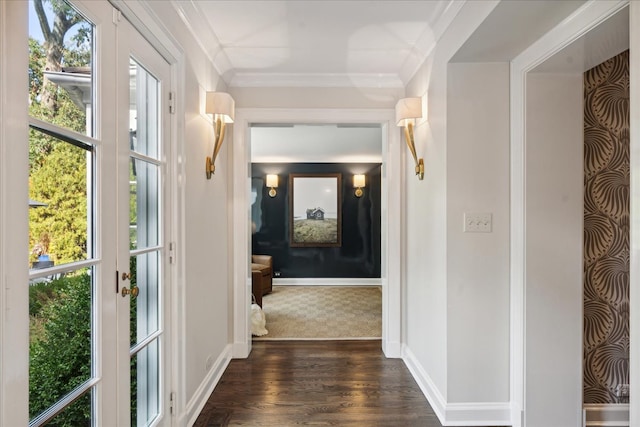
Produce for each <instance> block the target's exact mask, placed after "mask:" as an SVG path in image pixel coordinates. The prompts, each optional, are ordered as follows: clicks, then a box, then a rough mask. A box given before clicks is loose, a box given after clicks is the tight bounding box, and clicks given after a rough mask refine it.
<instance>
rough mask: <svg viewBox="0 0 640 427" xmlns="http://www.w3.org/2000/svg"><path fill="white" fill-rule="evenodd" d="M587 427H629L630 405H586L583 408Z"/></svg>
mask: <svg viewBox="0 0 640 427" xmlns="http://www.w3.org/2000/svg"><path fill="white" fill-rule="evenodd" d="M583 413H584V416H583V419H584V426H585V427H629V425H630V422H629V404H628V403H610V404H586V405H584V406H583Z"/></svg>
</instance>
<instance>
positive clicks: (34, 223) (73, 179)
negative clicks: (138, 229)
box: [29, 135, 87, 263]
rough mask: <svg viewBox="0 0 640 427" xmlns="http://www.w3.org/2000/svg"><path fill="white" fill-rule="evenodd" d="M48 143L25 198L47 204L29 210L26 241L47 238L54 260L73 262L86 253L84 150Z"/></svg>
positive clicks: (33, 245)
mask: <svg viewBox="0 0 640 427" xmlns="http://www.w3.org/2000/svg"><path fill="white" fill-rule="evenodd" d="M43 137H44V138H49V137H47V136H45V135H43ZM51 146H52V148H51V152H50V154H48V155H47V156H46V157H44V159H45V160H46V161H43V163H42V165H41V166H40V167H39V168H37V170H36V171H34V172H33V173H32V174H31V177H30V186H29V197H30V198H32V199H34V200H38V201H40V202H43V203H46V204H47V205H48V206H46V207H43V208H37V209H30V210H29V236H30V238H29V240H30V242H29V243H30V246H31V247H35V246H36V244H37V243H38V242H39V241H43V240H47V239H48V245H47V246H48V252H49V253H51V254H53V256H54V257H55V258H54V261H56V263H65V262H72V261H77V260H79V259H82V258H84V257H85V256H86V254H87V182H86V179H87V172H86V171H87V159H86V151H85V150H83V149H81V148H78V147H75V146H73V145H71V144H68V143H66V142H62V141H55V142H52V143H51Z"/></svg>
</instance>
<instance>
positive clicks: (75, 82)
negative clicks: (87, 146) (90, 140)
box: [29, 0, 93, 136]
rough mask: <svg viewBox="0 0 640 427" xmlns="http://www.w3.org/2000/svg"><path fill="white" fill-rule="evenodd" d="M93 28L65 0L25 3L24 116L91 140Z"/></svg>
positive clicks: (35, 0) (41, 0)
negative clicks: (26, 76)
mask: <svg viewBox="0 0 640 427" xmlns="http://www.w3.org/2000/svg"><path fill="white" fill-rule="evenodd" d="M92 68H93V25H92V24H91V23H90V22H89V21H88V20H87V19H86V18H85V17H84V16H82V15H81V14H80V13H78V11H77V10H76V9H74V8H73V7H72V6H71V5H70V4H69V3H67V2H65V1H61V0H59V1H43V0H30V1H29V100H30V104H29V114H30V115H31V116H32V117H35V118H38V119H40V120H44V121H46V122H48V123H52V124H55V125H56V126H59V127H62V128H65V129H70V130H73V131H76V132H79V133H81V134H85V135H89V136H93V124H92V123H93V119H92V117H93V115H92V113H91V111H92V104H93V99H92V98H93V73H92Z"/></svg>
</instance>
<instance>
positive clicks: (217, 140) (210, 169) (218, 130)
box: [206, 117, 226, 179]
mask: <svg viewBox="0 0 640 427" xmlns="http://www.w3.org/2000/svg"><path fill="white" fill-rule="evenodd" d="M213 126H214V140H213V153H212V154H211V157H209V156H207V161H206V172H207V179H211V175H212V174H214V173H216V164H215V163H216V158H217V157H218V153H219V152H220V148H222V142H223V141H224V132H225V128H226V126H225V123H224V120H222V118H221V117H217V118H216V119H215V122H214V125H213Z"/></svg>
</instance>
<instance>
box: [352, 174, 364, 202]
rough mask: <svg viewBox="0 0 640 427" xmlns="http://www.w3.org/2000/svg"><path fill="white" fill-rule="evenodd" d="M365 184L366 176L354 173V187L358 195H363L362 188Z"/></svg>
mask: <svg viewBox="0 0 640 427" xmlns="http://www.w3.org/2000/svg"><path fill="white" fill-rule="evenodd" d="M364 186H365V178H364V175H353V188H355V189H356V191H355V194H356V197H362V194H363V191H362V189H363V188H364Z"/></svg>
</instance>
